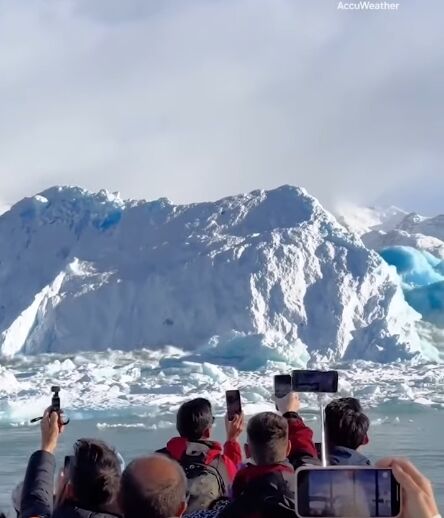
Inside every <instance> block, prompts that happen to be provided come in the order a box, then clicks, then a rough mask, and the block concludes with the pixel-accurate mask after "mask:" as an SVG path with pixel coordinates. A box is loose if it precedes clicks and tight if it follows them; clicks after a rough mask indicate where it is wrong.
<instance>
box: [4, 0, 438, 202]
mask: <svg viewBox="0 0 444 518" xmlns="http://www.w3.org/2000/svg"><path fill="white" fill-rule="evenodd" d="M0 7H1V10H2V16H1V17H0V117H1V119H0V193H1V194H0V198H1V199H2V200H3V201H4V202H7V203H10V202H12V201H15V200H16V199H18V198H19V197H22V196H24V195H28V194H32V193H34V192H36V191H39V190H42V189H44V188H45V187H47V186H49V185H52V184H56V183H57V184H65V183H70V184H79V185H82V186H84V187H87V188H90V189H94V190H95V189H99V188H101V187H107V188H109V189H111V190H120V191H121V192H122V193H123V194H124V195H125V196H132V197H146V198H155V197H159V196H168V197H170V198H171V199H173V200H175V201H194V200H202V199H209V198H216V197H219V196H222V195H225V194H229V193H234V192H238V191H243V190H249V189H253V188H257V187H273V186H276V185H278V184H282V183H293V184H301V185H305V186H306V187H307V188H308V189H309V190H310V191H312V192H313V193H314V194H316V195H318V196H319V197H320V198H321V199H322V200H324V201H325V202H327V203H330V202H332V201H333V200H335V199H338V198H339V199H340V198H349V197H351V198H354V199H357V201H365V202H366V201H370V200H372V199H373V198H376V197H379V196H383V195H384V193H386V192H390V191H393V190H398V186H399V185H402V184H404V185H408V184H409V182H415V181H418V180H417V179H418V178H419V177H420V176H421V175H424V174H427V175H429V177H430V175H431V177H432V178H433V177H434V175H436V178H438V176H439V175H440V173H441V171H440V168H441V163H442V158H443V156H442V155H443V151H442V145H441V142H440V139H441V137H442V130H443V127H442V121H443V120H444V113H443V111H444V109H443V103H442V102H441V95H442V91H443V90H444V73H443V67H442V63H443V62H444V48H443V46H442V40H441V20H442V15H443V14H444V7H443V5H442V3H441V2H440V0H429V2H427V4H424V3H420V2H415V3H408V2H404V3H402V4H401V7H400V9H399V11H397V12H359V13H351V12H344V11H337V10H336V4H335V2H328V1H324V2H310V1H308V0H303V1H302V0H261V1H258V0H230V1H223V0H219V1H214V0H211V1H210V0H207V1H203V0H202V1H197V0H187V1H186V2H184V1H182V0H176V1H173V0H163V1H160V0H153V1H150V2H146V1H145V0H144V1H142V0H126V1H125V2H123V1H121V0H71V1H68V0H59V1H58V2H52V1H47V0H35V1H33V2H28V1H27V0H4V1H3V2H1V0H0Z"/></svg>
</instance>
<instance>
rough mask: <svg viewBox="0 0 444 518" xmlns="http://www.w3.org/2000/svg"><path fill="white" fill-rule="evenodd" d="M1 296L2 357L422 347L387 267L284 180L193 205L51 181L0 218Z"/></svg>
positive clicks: (316, 353) (384, 357) (380, 353)
mask: <svg viewBox="0 0 444 518" xmlns="http://www.w3.org/2000/svg"><path fill="white" fill-rule="evenodd" d="M0 294H1V295H0V296H1V300H0V354H1V355H2V356H4V357H11V356H14V355H16V354H17V353H26V354H34V353H39V352H74V351H79V350H105V349H107V348H114V349H124V350H130V349H135V348H140V347H148V348H151V349H155V348H159V347H162V346H164V345H173V346H178V347H180V348H183V349H185V350H191V351H202V350H206V351H207V353H208V354H213V355H214V356H219V357H224V356H229V355H230V356H236V355H237V356H238V357H239V360H242V359H245V358H248V357H256V356H257V357H260V356H261V354H264V358H269V359H276V360H284V361H288V362H292V363H298V362H299V363H300V364H305V363H306V362H307V361H308V360H309V358H312V359H327V360H341V359H365V360H375V361H382V362H386V361H392V360H395V359H397V358H407V357H409V356H411V355H412V354H415V353H416V352H418V351H420V350H421V345H420V340H419V337H418V335H417V332H416V327H415V321H416V320H417V319H419V314H418V313H416V312H415V311H414V310H413V309H412V308H411V307H410V306H409V305H408V304H407V303H406V302H405V299H404V296H403V292H402V288H401V284H400V282H399V279H398V276H397V274H396V271H395V269H394V268H392V267H390V266H389V265H388V264H386V262H385V261H383V260H382V259H381V258H380V256H379V255H378V254H377V253H376V252H374V251H372V250H368V249H367V248H366V247H365V246H364V244H363V243H362V241H361V240H360V238H359V237H357V236H355V235H354V234H353V233H351V232H350V231H349V230H346V229H345V228H344V227H343V226H342V225H340V224H339V223H338V222H337V220H336V219H335V217H334V216H332V215H331V214H330V213H328V212H327V211H326V210H324V209H323V207H322V206H321V205H320V204H319V203H318V201H317V200H316V199H315V198H313V197H312V196H310V195H309V194H307V192H306V191H305V190H303V189H299V188H294V187H289V186H284V187H281V188H278V189H276V190H272V191H254V192H252V193H249V194H245V195H238V196H233V197H228V198H225V199H222V200H220V201H217V202H214V203H198V204H192V205H174V204H172V203H171V202H170V201H168V200H167V199H160V200H157V201H153V202H146V201H123V200H122V199H120V197H119V196H118V195H115V194H110V193H108V192H106V191H101V192H99V193H89V192H86V191H84V190H82V189H79V188H71V187H69V188H68V187H63V188H62V187H54V188H51V189H49V190H47V191H45V192H42V193H41V194H39V195H37V196H34V197H32V198H27V199H24V200H22V201H21V202H19V203H17V204H16V205H15V206H13V207H12V208H11V209H10V210H9V211H8V212H6V213H5V214H3V215H2V216H0ZM264 351H266V354H265V353H264Z"/></svg>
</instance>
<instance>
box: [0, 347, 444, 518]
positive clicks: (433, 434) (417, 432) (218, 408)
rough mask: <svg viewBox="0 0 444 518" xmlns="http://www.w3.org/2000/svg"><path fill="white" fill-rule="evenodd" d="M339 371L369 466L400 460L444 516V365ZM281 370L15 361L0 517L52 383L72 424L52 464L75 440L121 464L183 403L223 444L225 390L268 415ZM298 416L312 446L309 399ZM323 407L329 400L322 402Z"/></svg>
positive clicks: (2, 448) (2, 446) (166, 430)
mask: <svg viewBox="0 0 444 518" xmlns="http://www.w3.org/2000/svg"><path fill="white" fill-rule="evenodd" d="M329 367H334V368H337V369H338V370H339V394H338V395H339V396H349V395H352V396H355V397H358V398H360V400H361V402H362V404H363V406H364V408H365V409H366V410H367V411H368V414H369V416H370V418H371V431H370V444H369V445H368V447H366V448H365V453H367V454H368V456H369V457H370V458H371V459H372V460H377V459H378V458H381V457H384V456H387V455H390V456H392V455H396V456H407V457H409V458H411V459H412V460H413V462H414V463H415V464H416V465H417V466H418V467H419V468H420V469H421V470H423V471H424V473H425V474H426V475H427V476H428V477H429V478H430V479H431V480H432V481H433V483H434V485H435V488H436V492H437V497H438V500H439V502H440V504H441V506H442V507H443V508H444V445H443V426H444V390H443V384H444V367H443V366H442V365H439V364H432V363H418V362H399V363H393V364H390V365H380V364H373V363H368V362H353V363H348V364H338V365H329ZM288 369H289V368H288V366H287V365H284V364H277V363H273V362H268V363H267V364H266V365H265V366H264V367H263V368H261V369H256V370H254V371H248V370H240V369H238V368H235V367H234V366H232V365H231V366H230V365H216V364H212V363H205V362H204V363H199V362H197V361H193V360H190V359H189V358H185V357H184V356H183V352H181V351H179V350H176V349H169V350H165V351H157V352H152V351H147V350H145V351H144V350H142V351H137V352H125V353H122V352H118V351H109V352H107V353H82V354H77V355H70V356H61V355H39V356H38V357H21V358H16V359H14V360H11V361H10V362H9V363H7V364H3V365H2V366H0V459H1V463H0V510H4V511H8V512H11V505H10V502H11V499H10V494H11V490H12V489H13V488H14V487H15V485H16V484H17V483H18V482H20V481H21V480H22V479H23V477H24V473H25V469H26V463H27V460H28V458H29V455H30V454H31V453H32V452H33V451H34V450H36V449H38V448H39V445H40V431H39V426H38V425H30V424H29V421H30V419H31V418H32V417H36V416H38V415H41V413H42V412H43V410H44V408H45V407H46V406H48V405H49V403H50V398H51V393H50V387H51V385H60V386H61V387H62V390H61V393H60V396H61V401H62V406H63V407H64V408H65V409H66V411H67V413H68V414H69V416H70V418H71V423H70V424H69V425H68V426H67V428H66V431H65V433H64V434H63V436H62V438H61V441H60V446H59V449H58V452H57V456H58V461H59V462H58V465H59V466H60V463H61V462H62V459H63V456H64V455H66V454H69V453H70V450H71V448H72V444H73V443H74V441H75V440H76V439H78V438H80V437H98V438H101V439H103V440H105V441H108V442H109V443H111V444H113V445H114V446H115V447H116V448H117V449H118V450H119V451H120V452H121V454H122V455H123V457H124V458H125V459H126V461H129V460H130V459H132V458H134V457H136V456H138V455H144V454H148V453H150V452H152V451H155V450H156V449H157V448H160V447H163V446H164V445H165V442H166V440H167V439H168V438H169V437H171V436H172V435H173V434H174V433H175V430H174V422H175V412H176V411H177V408H178V407H179V405H180V404H181V403H182V402H183V401H184V400H187V399H190V398H193V397H197V396H202V397H207V398H209V399H210V400H211V401H212V402H213V405H214V412H215V415H216V416H217V420H216V427H215V437H216V438H217V439H219V440H223V436H224V430H223V418H222V416H223V413H224V393H225V390H228V389H231V388H238V389H240V391H241V395H242V403H243V408H244V412H245V413H246V415H247V416H249V415H253V414H254V413H256V412H258V411H262V410H273V408H274V406H273V402H272V391H273V375H274V374H277V373H282V372H286V371H288ZM301 399H302V415H303V416H304V419H305V420H306V422H307V424H308V425H309V426H311V427H312V428H313V430H314V431H315V433H316V436H317V437H318V438H319V433H318V432H319V411H318V405H317V400H316V397H314V396H313V395H301ZM327 400H328V397H327Z"/></svg>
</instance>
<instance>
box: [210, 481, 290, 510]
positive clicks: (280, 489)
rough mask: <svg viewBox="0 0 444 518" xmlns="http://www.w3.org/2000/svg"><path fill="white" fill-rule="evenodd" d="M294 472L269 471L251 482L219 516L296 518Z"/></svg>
mask: <svg viewBox="0 0 444 518" xmlns="http://www.w3.org/2000/svg"><path fill="white" fill-rule="evenodd" d="M293 484H294V474H292V473H288V474H285V475H284V474H283V473H282V472H278V473H269V474H268V475H264V476H262V477H260V478H259V479H257V480H255V481H253V482H250V483H249V484H248V486H247V487H246V489H245V490H244V491H243V493H242V494H241V495H240V496H239V497H238V498H236V500H235V501H233V502H232V503H231V504H229V505H227V506H226V507H225V508H224V509H223V510H222V511H221V512H220V513H219V515H218V518H294V517H295V508H296V505H295V500H294V493H293V491H292V486H293Z"/></svg>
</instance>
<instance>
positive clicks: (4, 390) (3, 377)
mask: <svg viewBox="0 0 444 518" xmlns="http://www.w3.org/2000/svg"><path fill="white" fill-rule="evenodd" d="M19 388H20V385H19V382H18V381H17V378H16V377H15V376H14V374H13V373H12V372H11V371H10V370H8V369H6V368H5V367H2V366H1V365H0V395H3V394H12V393H14V392H17V391H18V390H19Z"/></svg>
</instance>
